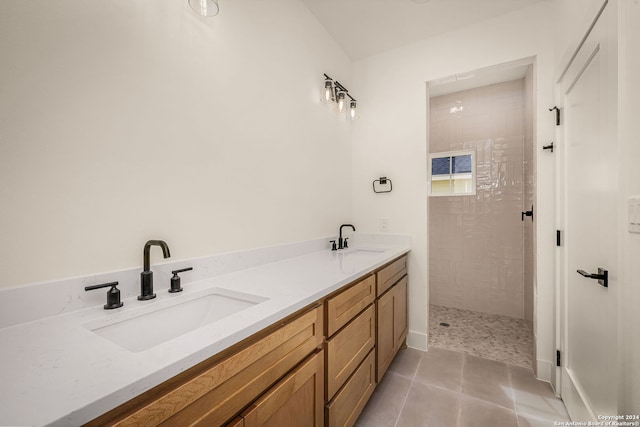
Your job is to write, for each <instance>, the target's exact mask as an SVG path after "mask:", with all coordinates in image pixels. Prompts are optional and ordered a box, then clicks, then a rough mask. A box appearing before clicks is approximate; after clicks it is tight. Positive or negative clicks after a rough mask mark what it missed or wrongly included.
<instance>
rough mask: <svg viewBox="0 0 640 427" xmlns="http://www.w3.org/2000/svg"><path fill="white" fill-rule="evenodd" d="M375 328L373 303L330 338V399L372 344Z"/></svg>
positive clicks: (328, 383)
mask: <svg viewBox="0 0 640 427" xmlns="http://www.w3.org/2000/svg"><path fill="white" fill-rule="evenodd" d="M375 330H376V325H375V310H374V306H373V305H372V306H369V308H368V309H366V310H365V311H364V312H362V313H361V314H360V315H359V316H358V317H356V318H355V319H353V321H351V323H349V324H348V325H347V326H345V327H344V329H342V330H341V331H340V332H339V333H337V334H336V335H335V336H334V337H333V338H331V339H330V340H328V341H327V364H326V367H327V388H326V390H325V392H326V396H325V397H326V400H327V401H328V400H331V398H332V397H333V395H334V394H336V392H337V391H338V389H339V388H340V387H341V386H342V384H344V382H345V381H346V380H347V378H349V376H350V375H351V374H352V373H353V371H354V370H355V369H356V367H357V366H358V365H359V364H360V362H362V360H363V359H364V358H365V356H366V355H367V353H369V351H370V350H371V349H372V348H373V346H374V343H375Z"/></svg>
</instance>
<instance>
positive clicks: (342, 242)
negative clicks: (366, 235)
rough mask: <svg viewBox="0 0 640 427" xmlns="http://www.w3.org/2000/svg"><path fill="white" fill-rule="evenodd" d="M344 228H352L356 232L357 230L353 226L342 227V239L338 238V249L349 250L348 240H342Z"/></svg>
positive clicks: (344, 225) (345, 225)
mask: <svg viewBox="0 0 640 427" xmlns="http://www.w3.org/2000/svg"><path fill="white" fill-rule="evenodd" d="M343 227H351V228H352V229H353V231H356V228H355V227H354V226H353V225H351V224H342V225H341V226H340V237H338V249H347V247H348V244H347V239H343V238H342V228H343Z"/></svg>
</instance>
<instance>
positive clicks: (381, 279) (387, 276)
mask: <svg viewBox="0 0 640 427" xmlns="http://www.w3.org/2000/svg"><path fill="white" fill-rule="evenodd" d="M405 274H407V256H406V255H405V256H403V257H402V258H400V259H398V260H396V261H394V262H392V263H391V264H389V265H388V266H386V267H385V268H383V269H382V270H380V271H378V273H377V276H378V293H377V295H378V296H380V295H382V294H384V293H385V292H386V291H387V289H389V288H390V287H391V286H393V284H394V283H396V282H397V281H398V279H400V278H401V277H402V276H404V275H405Z"/></svg>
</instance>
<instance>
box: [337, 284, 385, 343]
mask: <svg viewBox="0 0 640 427" xmlns="http://www.w3.org/2000/svg"><path fill="white" fill-rule="evenodd" d="M375 298H376V276H375V275H373V274H372V275H370V276H369V277H367V278H366V279H364V280H361V281H359V282H358V283H356V284H355V285H353V286H351V287H349V288H348V289H347V290H345V291H343V292H341V293H339V294H338V295H336V296H334V297H332V298H329V299H328V300H327V315H326V319H327V336H328V337H330V336H332V335H333V334H335V333H336V332H337V331H338V330H339V329H340V328H342V327H343V326H344V325H346V324H347V323H349V321H351V319H353V318H354V317H355V316H356V315H357V314H358V313H360V312H361V311H362V310H364V309H365V308H366V307H367V306H369V305H370V304H372V303H373V301H374V300H375Z"/></svg>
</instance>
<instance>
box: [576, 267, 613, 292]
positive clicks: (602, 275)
mask: <svg viewBox="0 0 640 427" xmlns="http://www.w3.org/2000/svg"><path fill="white" fill-rule="evenodd" d="M578 274H579V275H581V276H583V277H586V278H587V279H595V280H597V281H598V283H599V284H601V285H602V286H604V287H605V288H608V287H609V271H608V270H607V269H605V268H600V267H598V274H591V273H587V272H586V271H584V270H578Z"/></svg>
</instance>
